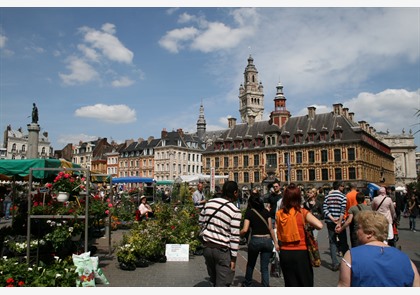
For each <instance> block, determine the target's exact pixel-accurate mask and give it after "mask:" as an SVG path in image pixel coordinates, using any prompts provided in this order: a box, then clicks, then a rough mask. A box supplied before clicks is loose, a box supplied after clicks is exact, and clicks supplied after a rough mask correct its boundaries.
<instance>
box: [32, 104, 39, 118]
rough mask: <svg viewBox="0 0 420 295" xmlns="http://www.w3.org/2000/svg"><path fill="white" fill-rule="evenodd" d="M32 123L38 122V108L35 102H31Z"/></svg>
mask: <svg viewBox="0 0 420 295" xmlns="http://www.w3.org/2000/svg"><path fill="white" fill-rule="evenodd" d="M32 123H38V108H37V107H36V104H35V103H33V107H32Z"/></svg>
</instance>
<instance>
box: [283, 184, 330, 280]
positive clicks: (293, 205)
mask: <svg viewBox="0 0 420 295" xmlns="http://www.w3.org/2000/svg"><path fill="white" fill-rule="evenodd" d="M301 203H302V193H301V190H300V188H299V187H297V186H296V185H295V184H294V183H291V184H290V185H289V186H288V187H287V188H286V189H285V191H284V194H283V201H282V207H281V209H280V210H279V211H277V213H276V223H277V237H278V239H279V240H280V266H281V269H282V273H283V277H284V285H285V286H286V287H313V286H314V271H313V268H312V264H311V261H310V259H309V253H308V247H307V245H306V239H305V223H309V224H310V226H312V227H314V228H316V229H317V230H321V229H322V227H323V224H322V222H321V221H320V220H319V219H317V218H316V217H315V216H314V215H313V214H312V213H311V212H310V211H308V210H306V209H305V208H302V206H301Z"/></svg>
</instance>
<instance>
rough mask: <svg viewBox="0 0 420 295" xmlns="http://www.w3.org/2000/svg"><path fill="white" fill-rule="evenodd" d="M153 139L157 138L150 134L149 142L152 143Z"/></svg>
mask: <svg viewBox="0 0 420 295" xmlns="http://www.w3.org/2000/svg"><path fill="white" fill-rule="evenodd" d="M153 139H155V138H154V137H153V136H149V137H148V138H147V143H151V142H152V140H153Z"/></svg>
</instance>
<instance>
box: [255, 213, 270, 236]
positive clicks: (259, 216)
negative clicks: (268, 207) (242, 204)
mask: <svg viewBox="0 0 420 295" xmlns="http://www.w3.org/2000/svg"><path fill="white" fill-rule="evenodd" d="M251 210H252V211H254V212H255V213H256V214H257V215H258V216H259V217H260V218H261V219H262V221H264V223H265V225H266V226H267V228H268V231H270V227H269V226H268V223H267V221H266V220H265V219H264V217H262V216H261V214H260V213H258V211H257V210H255V209H254V208H252V209H251Z"/></svg>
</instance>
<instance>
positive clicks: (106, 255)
mask: <svg viewBox="0 0 420 295" xmlns="http://www.w3.org/2000/svg"><path fill="white" fill-rule="evenodd" d="M124 232H125V231H123V230H117V231H113V232H111V243H110V240H109V239H108V238H107V237H103V238H100V239H98V240H97V241H96V244H94V245H95V246H96V247H98V251H97V253H96V255H97V256H99V261H100V267H101V268H102V270H103V272H104V274H105V276H106V277H107V279H108V280H109V282H110V284H109V285H101V284H97V286H98V287H209V286H210V284H209V281H208V275H207V270H206V266H205V262H204V257H203V256H195V255H191V256H190V257H189V261H187V262H171V261H168V262H166V263H155V264H153V265H151V266H149V267H145V268H137V269H136V270H134V271H124V270H121V269H119V267H118V263H117V260H116V257H115V251H113V248H114V247H115V245H116V244H117V243H118V241H119V240H120V239H121V237H122V235H123V233H124ZM318 239H319V248H320V254H321V259H322V265H321V266H320V267H318V268H314V276H315V287H335V286H337V282H338V272H333V271H331V270H330V265H331V257H330V254H329V250H328V234H327V230H326V227H324V229H323V230H321V231H320V233H319V236H318ZM349 241H350V240H349ZM110 245H111V246H110ZM397 246H400V247H401V249H402V251H403V252H405V253H406V254H408V255H409V257H410V258H411V260H412V261H413V262H414V263H415V264H416V266H417V268H418V269H420V231H419V232H412V231H410V230H409V226H408V218H401V223H400V226H399V241H398V243H397ZM246 259H247V252H246V246H241V249H240V251H239V256H238V260H237V268H236V273H235V278H234V281H233V287H239V286H240V285H241V282H242V281H243V280H244V276H245V269H246ZM259 282H260V272H259V264H258V263H257V265H256V267H255V270H254V285H255V286H259ZM270 285H271V287H283V286H284V282H283V279H282V278H281V277H280V278H276V277H270Z"/></svg>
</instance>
